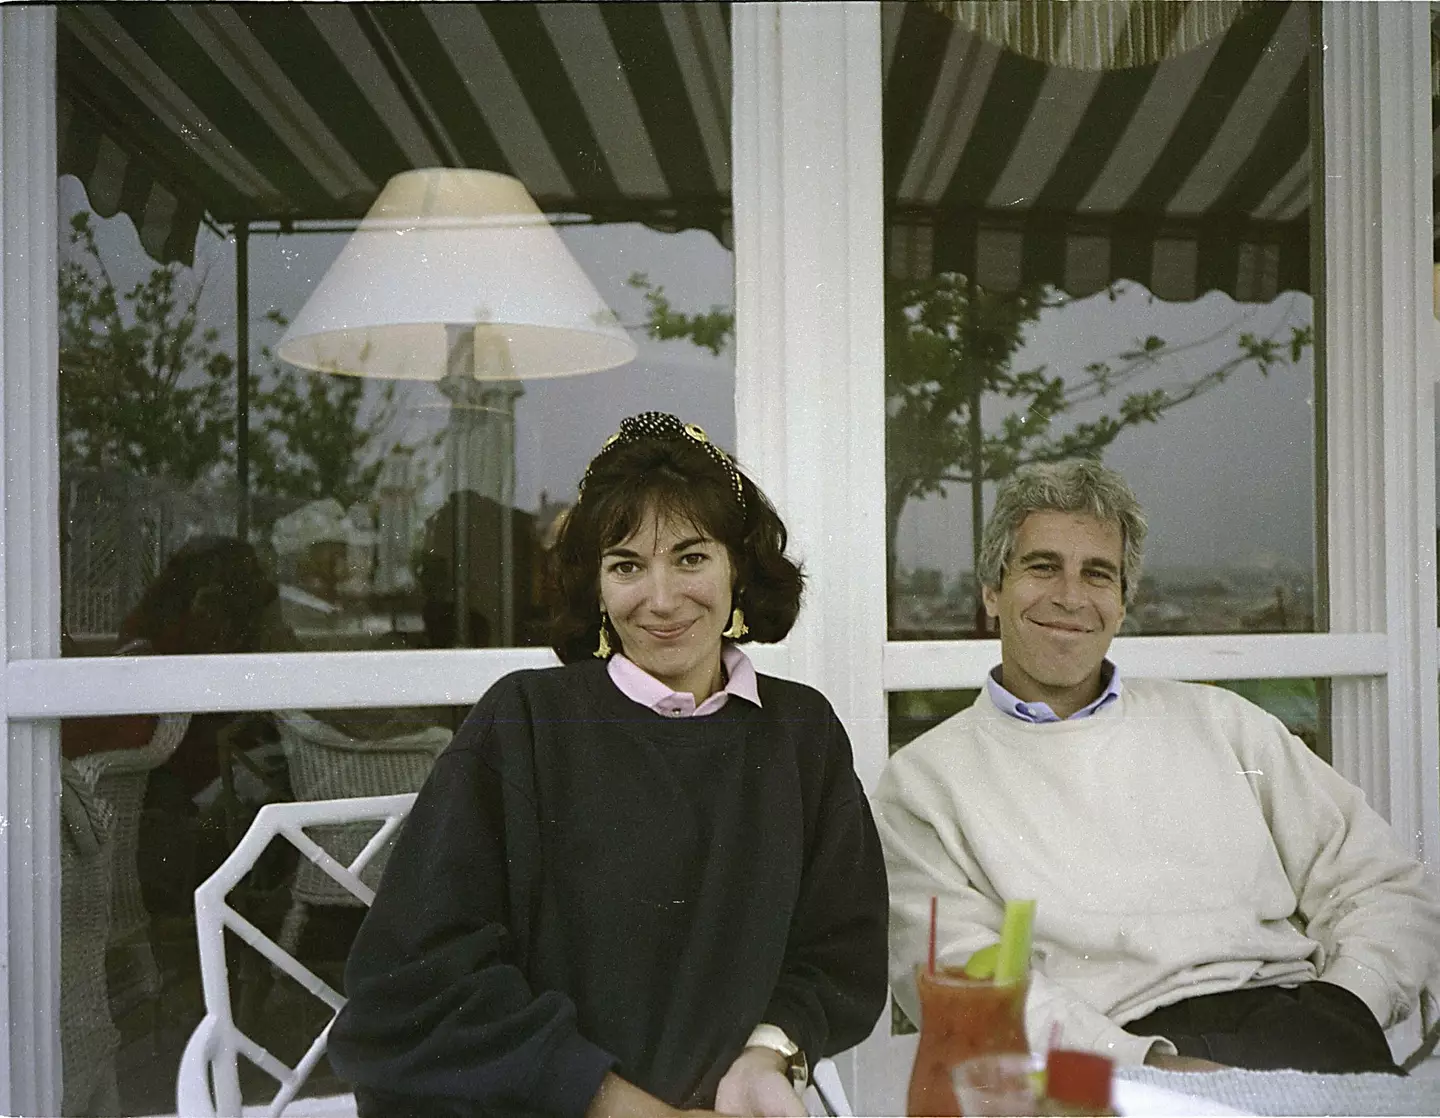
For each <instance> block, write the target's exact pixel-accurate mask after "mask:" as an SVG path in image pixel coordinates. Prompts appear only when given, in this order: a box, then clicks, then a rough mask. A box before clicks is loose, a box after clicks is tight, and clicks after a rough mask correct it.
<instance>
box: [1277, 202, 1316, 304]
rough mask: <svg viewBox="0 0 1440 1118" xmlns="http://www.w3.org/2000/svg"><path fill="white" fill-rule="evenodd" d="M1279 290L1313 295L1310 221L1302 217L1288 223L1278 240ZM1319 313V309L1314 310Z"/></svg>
mask: <svg viewBox="0 0 1440 1118" xmlns="http://www.w3.org/2000/svg"><path fill="white" fill-rule="evenodd" d="M1279 277H1280V288H1279V289H1280V290H1281V291H1305V292H1311V293H1313V292H1314V290H1315V287H1314V281H1313V278H1312V276H1311V274H1310V219H1309V217H1306V216H1302V217H1300V218H1299V219H1298V220H1296V221H1292V222H1289V223H1288V224H1287V226H1286V228H1285V231H1284V232H1283V233H1282V234H1281V238H1280V266H1279ZM1315 313H1316V314H1317V315H1318V314H1319V313H1320V308H1318V307H1317V308H1315Z"/></svg>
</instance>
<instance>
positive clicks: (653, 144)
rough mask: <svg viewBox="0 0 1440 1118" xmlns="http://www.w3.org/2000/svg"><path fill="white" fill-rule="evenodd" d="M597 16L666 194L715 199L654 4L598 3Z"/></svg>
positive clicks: (700, 143) (710, 171)
mask: <svg viewBox="0 0 1440 1118" xmlns="http://www.w3.org/2000/svg"><path fill="white" fill-rule="evenodd" d="M600 16H601V18H602V19H604V21H605V26H606V27H607V28H608V29H609V31H610V40H611V42H613V43H614V44H615V50H616V52H617V53H618V54H619V55H620V63H621V65H622V66H623V67H624V68H625V73H626V76H627V77H629V79H630V89H631V91H632V92H633V93H634V95H635V101H636V103H637V104H638V105H639V106H640V118H641V119H642V120H643V121H644V122H645V131H646V132H647V133H648V134H649V137H650V148H651V150H652V151H653V152H654V153H655V159H656V161H657V162H658V163H659V164H660V171H661V173H662V174H663V175H664V176H665V182H666V184H667V185H668V186H669V193H670V194H671V195H672V196H676V197H679V198H712V197H714V195H715V193H716V182H715V169H714V168H712V167H711V166H710V160H709V158H708V156H707V155H706V153H705V142H704V140H703V139H702V138H701V136H700V125H699V123H698V122H697V121H696V119H695V109H694V106H693V105H691V103H690V98H689V96H688V95H687V94H686V91H685V81H684V78H683V77H682V76H681V73H680V63H679V62H678V61H677V60H676V58H675V48H674V45H673V44H672V43H671V42H670V36H669V34H668V33H667V32H666V30H665V24H664V21H663V19H662V17H661V15H660V9H659V8H658V7H657V6H656V5H655V4H641V3H634V2H632V3H627V4H601V5H600ZM725 188H726V189H728V188H729V183H726V184H725Z"/></svg>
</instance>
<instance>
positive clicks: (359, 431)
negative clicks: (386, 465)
mask: <svg viewBox="0 0 1440 1118" xmlns="http://www.w3.org/2000/svg"><path fill="white" fill-rule="evenodd" d="M267 317H269V318H270V320H271V321H272V322H274V323H275V324H276V325H278V326H283V325H284V324H285V323H284V320H283V319H282V318H281V316H280V315H278V314H276V313H275V312H271V313H270V315H269V316H267ZM263 357H264V358H265V360H266V361H268V363H269V370H268V376H267V378H266V379H267V380H268V381H269V386H268V387H262V386H261V383H260V378H259V377H256V376H254V375H253V374H252V379H251V384H252V385H253V387H252V389H251V398H252V399H253V400H255V401H256V408H255V415H254V418H253V419H252V421H251V435H250V456H251V465H252V468H253V471H254V473H253V477H254V484H255V488H256V490H257V492H261V493H272V494H276V495H278V496H285V497H293V498H300V499H303V500H315V499H317V498H321V497H333V498H334V499H335V500H337V501H339V502H340V503H341V504H342V505H346V506H349V505H353V504H355V503H356V502H357V501H362V500H368V499H369V498H370V497H371V495H372V494H373V493H374V492H375V483H376V480H377V479H378V477H379V475H380V467H381V465H382V464H383V463H382V458H383V451H385V450H389V449H390V447H389V446H388V445H386V443H385V434H386V432H387V431H388V429H389V427H390V425H391V422H392V421H393V419H394V417H395V412H396V406H395V385H394V383H393V382H390V383H387V384H385V385H384V386H383V387H382V388H381V389H380V401H379V403H378V405H377V406H376V407H374V408H372V409H370V411H369V414H368V417H366V418H363V419H362V411H364V398H365V387H366V382H365V381H363V380H362V379H360V378H359V377H349V376H336V375H332V374H329V373H308V372H300V371H298V370H295V369H290V368H286V367H284V366H282V365H281V364H280V363H279V362H278V361H276V360H275V359H274V358H273V357H272V356H271V354H270V352H269V351H268V350H266V351H264V353H263Z"/></svg>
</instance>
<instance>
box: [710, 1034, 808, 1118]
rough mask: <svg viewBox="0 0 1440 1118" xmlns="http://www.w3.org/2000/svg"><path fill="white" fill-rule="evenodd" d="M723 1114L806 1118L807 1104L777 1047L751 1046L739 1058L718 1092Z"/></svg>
mask: <svg viewBox="0 0 1440 1118" xmlns="http://www.w3.org/2000/svg"><path fill="white" fill-rule="evenodd" d="M715 1109H716V1110H717V1111H719V1112H720V1113H721V1114H745V1115H761V1116H763V1118H804V1115H805V1104H804V1103H802V1102H801V1101H800V1096H799V1095H797V1094H796V1093H795V1088H794V1087H792V1086H791V1085H790V1079H789V1077H788V1076H787V1075H786V1074H785V1057H784V1056H782V1055H780V1053H779V1052H776V1051H775V1050H774V1049H773V1048H760V1047H755V1048H747V1049H745V1051H743V1052H741V1053H740V1055H739V1056H737V1057H735V1062H734V1063H733V1064H731V1065H730V1070H729V1071H727V1072H726V1073H725V1075H724V1077H723V1078H721V1080H720V1086H719V1088H718V1089H717V1090H716V1092H715Z"/></svg>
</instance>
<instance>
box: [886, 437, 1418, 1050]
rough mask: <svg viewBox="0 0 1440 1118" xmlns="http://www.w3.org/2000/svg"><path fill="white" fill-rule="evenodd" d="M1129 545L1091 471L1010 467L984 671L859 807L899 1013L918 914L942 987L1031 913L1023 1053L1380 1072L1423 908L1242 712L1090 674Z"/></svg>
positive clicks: (1128, 518) (1409, 875)
mask: <svg viewBox="0 0 1440 1118" xmlns="http://www.w3.org/2000/svg"><path fill="white" fill-rule="evenodd" d="M1144 535H1145V522H1144V519H1143V516H1142V514H1141V511H1140V508H1139V506H1138V504H1137V503H1136V501H1135V498H1134V496H1133V494H1132V493H1131V492H1130V490H1129V488H1128V487H1127V486H1126V485H1125V483H1124V481H1123V480H1122V479H1121V478H1120V477H1119V476H1118V475H1117V474H1115V473H1113V472H1111V471H1109V470H1106V469H1105V468H1103V467H1101V466H1099V465H1098V464H1096V463H1093V462H1080V461H1072V462H1064V463H1057V464H1053V465H1044V466H1035V467H1030V468H1028V469H1025V470H1022V471H1020V472H1019V473H1017V474H1016V475H1015V476H1014V477H1013V478H1012V479H1011V480H1010V481H1009V482H1007V483H1006V484H1005V485H1004V486H1002V488H1001V491H1000V493H999V494H998V495H997V497H996V503H995V510H994V513H993V514H992V516H991V519H990V521H989V523H988V524H987V526H986V528H985V533H984V536H983V540H982V543H981V556H980V563H979V566H980V569H979V570H978V571H977V576H978V578H979V581H980V583H981V586H982V587H983V590H984V600H985V606H986V609H987V611H988V612H989V613H990V615H991V616H992V617H996V618H998V619H999V623H1000V647H1001V664H1000V666H999V667H998V668H996V669H995V670H994V671H992V672H991V674H990V677H989V679H988V680H987V681H986V687H985V690H984V691H983V692H982V693H981V695H980V697H979V698H978V699H977V700H976V701H975V704H974V705H973V706H971V707H970V708H969V709H968V710H965V711H962V712H961V713H959V714H957V715H955V716H954V717H953V718H951V719H949V720H947V721H946V722H944V723H942V724H941V725H940V726H938V727H936V728H935V729H933V730H931V731H929V732H928V733H926V734H924V735H922V736H921V737H919V738H917V739H916V740H915V741H914V742H913V743H911V744H910V745H908V746H906V747H905V748H904V749H902V750H901V751H900V752H899V753H897V754H896V755H895V756H894V757H893V758H892V759H891V761H890V762H889V764H888V766H887V768H886V770H885V773H884V775H883V777H882V779H881V782H880V786H879V789H878V791H877V796H876V801H875V806H876V817H877V823H878V825H879V828H880V833H881V837H882V839H883V840H884V842H885V851H886V860H887V865H888V868H889V872H890V885H891V940H890V951H891V979H892V983H893V988H894V991H895V994H896V997H897V999H898V1000H899V1001H900V1003H901V1005H902V1007H904V1008H905V1010H906V1011H907V1012H908V1013H910V1014H911V1015H912V1016H914V1014H915V1009H916V994H915V985H914V980H913V965H914V964H915V963H916V962H917V961H918V960H921V959H923V958H924V957H925V955H926V950H927V940H928V936H929V919H930V899H931V897H932V896H936V897H938V911H939V927H938V933H937V944H938V950H939V953H940V955H941V957H942V958H944V959H945V960H946V961H948V962H951V963H963V962H964V961H965V960H966V958H967V957H968V956H969V955H970V953H971V952H973V951H974V950H976V949H977V948H979V947H980V946H982V945H983V944H985V943H987V942H991V941H993V940H994V939H995V938H996V934H997V931H998V929H999V927H1000V920H1001V915H1002V911H1003V905H1004V902H1005V901H1006V900H1011V899H1022V898H1035V899H1036V900H1037V901H1038V910H1037V917H1036V920H1037V922H1036V925H1035V944H1036V948H1037V963H1036V972H1035V973H1034V975H1033V978H1032V987H1031V992H1030V1000H1029V1003H1028V1006H1027V1016H1028V1027H1029V1031H1030V1038H1031V1044H1032V1045H1035V1046H1039V1045H1044V1044H1045V1043H1047V1041H1048V1040H1049V1039H1050V1038H1051V1031H1052V1029H1058V1030H1060V1031H1061V1034H1062V1037H1063V1041H1064V1043H1065V1044H1066V1045H1067V1046H1069V1047H1076V1048H1089V1049H1094V1050H1096V1051H1099V1052H1102V1053H1105V1054H1106V1055H1109V1056H1111V1057H1113V1058H1115V1059H1117V1060H1119V1061H1121V1062H1128V1063H1140V1062H1142V1061H1143V1062H1146V1063H1152V1064H1158V1065H1161V1066H1171V1067H1178V1066H1190V1067H1196V1066H1214V1063H1213V1062H1218V1063H1222V1064H1234V1065H1239V1066H1244V1067H1253V1068H1272V1067H1293V1068H1299V1069H1304V1070H1311V1071H1362V1070H1387V1071H1393V1070H1395V1068H1394V1065H1393V1063H1392V1061H1391V1058H1390V1052H1389V1049H1388V1046H1387V1044H1386V1040H1385V1037H1384V1034H1383V1032H1382V1031H1381V1026H1389V1025H1390V1024H1392V1023H1394V1022H1395V1021H1397V1020H1399V1019H1401V1018H1402V1017H1403V1016H1405V1015H1406V1014H1408V1013H1409V1011H1410V1010H1411V1009H1412V1008H1413V1007H1414V1006H1415V1004H1416V1000H1417V997H1418V994H1419V990H1420V987H1421V986H1422V984H1423V983H1424V981H1425V980H1426V978H1427V976H1428V975H1429V974H1430V973H1431V971H1432V968H1433V967H1434V966H1435V965H1436V963H1437V962H1440V905H1437V902H1436V899H1435V896H1434V893H1433V891H1432V887H1431V884H1430V883H1429V882H1427V880H1426V878H1425V874H1424V871H1423V870H1422V868H1421V866H1420V865H1419V864H1418V863H1416V862H1415V861H1414V860H1413V859H1411V858H1410V857H1409V856H1407V855H1406V853H1405V852H1404V851H1403V850H1402V849H1401V847H1400V845H1399V843H1398V842H1397V841H1396V838H1395V836H1394V834H1393V833H1392V832H1391V831H1390V828H1389V827H1388V826H1387V824H1386V823H1385V821H1384V820H1383V819H1381V818H1380V816H1378V815H1377V814H1376V813H1375V812H1374V811H1372V810H1371V809H1370V808H1369V807H1367V806H1366V804H1365V801H1364V798H1363V796H1362V795H1361V793H1360V791H1359V790H1358V789H1356V788H1354V787H1352V786H1351V785H1350V784H1348V783H1346V782H1345V781H1344V780H1342V779H1341V778H1340V777H1339V776H1338V775H1337V774H1336V773H1335V772H1334V770H1333V769H1331V768H1330V766H1329V765H1327V764H1325V763H1324V762H1323V761H1321V760H1320V759H1318V758H1317V757H1315V756H1314V755H1313V754H1312V753H1311V752H1310V751H1309V750H1308V749H1306V748H1305V746H1304V744H1303V743H1302V742H1300V741H1299V740H1298V739H1297V738H1295V737H1293V736H1292V735H1291V734H1290V733H1288V732H1287V731H1286V730H1285V728H1284V726H1283V725H1281V723H1280V722H1279V721H1278V720H1277V719H1275V718H1273V717H1271V716H1270V715H1268V714H1267V713H1265V712H1264V711H1263V710H1261V709H1260V708H1259V707H1256V706H1254V705H1253V704H1251V703H1250V702H1248V701H1246V700H1245V699H1242V698H1240V697H1239V696H1237V695H1234V694H1232V693H1231V692H1229V691H1226V690H1223V689H1221V688H1218V687H1209V686H1203V685H1198V684H1188V683H1176V682H1169V681H1161V680H1148V679H1146V680H1142V679H1137V680H1129V679H1127V680H1126V681H1125V684H1124V687H1123V688H1122V687H1121V682H1120V677H1119V673H1118V672H1117V671H1116V669H1115V666H1114V665H1113V664H1112V663H1111V662H1110V661H1109V660H1107V659H1106V658H1105V655H1106V652H1107V650H1108V649H1109V647H1110V641H1111V639H1112V638H1113V637H1114V636H1115V633H1116V630H1117V629H1118V628H1119V626H1120V622H1121V621H1122V620H1123V618H1124V616H1125V606H1126V602H1127V600H1128V599H1129V597H1130V594H1131V592H1132V591H1133V589H1134V587H1135V586H1136V584H1137V583H1138V582H1139V578H1140V563H1141V550H1142V545H1143V543H1144ZM916 1019H917V1020H918V1018H916ZM1177 1052H1178V1053H1179V1055H1176V1053H1177Z"/></svg>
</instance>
